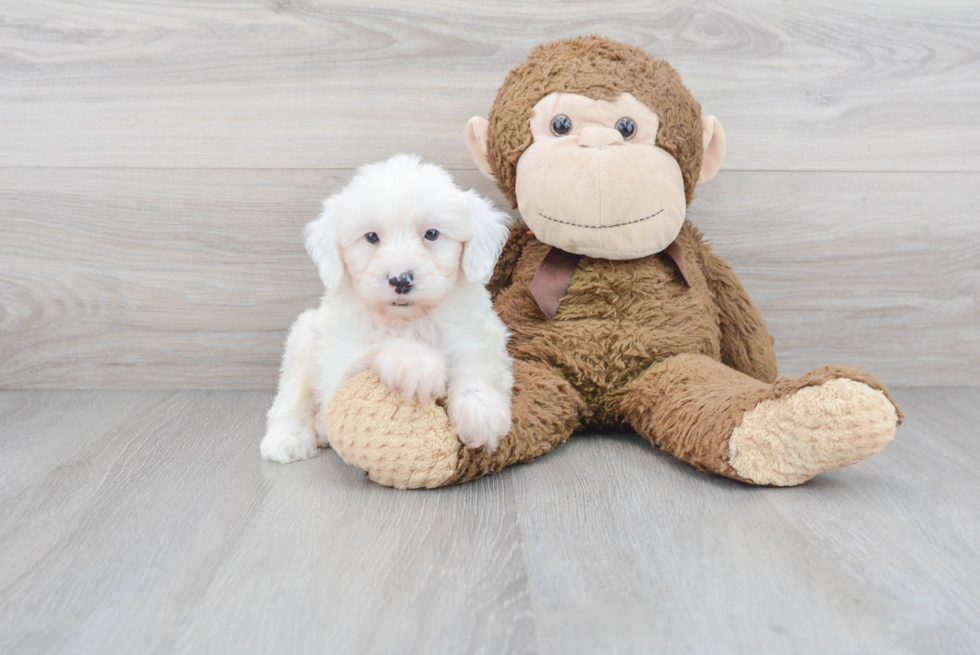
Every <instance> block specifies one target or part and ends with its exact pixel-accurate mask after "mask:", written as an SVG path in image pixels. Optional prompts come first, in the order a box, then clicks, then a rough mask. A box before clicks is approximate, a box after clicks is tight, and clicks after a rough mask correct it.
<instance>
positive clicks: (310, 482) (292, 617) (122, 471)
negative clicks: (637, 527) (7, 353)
mask: <svg viewBox="0 0 980 655" xmlns="http://www.w3.org/2000/svg"><path fill="white" fill-rule="evenodd" d="M270 400H271V398H270V395H269V394H268V393H254V392H253V393H241V394H229V393H213V392H212V393H195V392H142V393H140V392H129V393H114V394H99V393H85V392H69V393H54V394H49V393H12V394H11V393H8V394H0V417H2V419H0V421H2V422H0V453H2V455H0V470H2V475H0V481H2V482H0V553H2V554H3V555H2V557H0V652H4V653H19V654H23V655H27V654H29V653H49V654H51V653H73V654H78V653H93V654H106V653H201V652H229V653H260V652H261V653H313V652H317V653H321V652H336V653H341V652H343V653H366V652H374V653H382V652H467V653H468V652H474V653H502V652H508V653H509V652H514V653H524V652H531V651H533V648H532V647H531V644H533V627H532V625H531V616H530V606H529V595H528V591H527V588H526V584H525V583H526V580H525V577H524V566H523V562H522V560H521V550H520V541H519V539H518V537H517V527H516V517H515V514H514V509H513V507H511V506H510V505H509V504H508V502H507V500H506V498H507V497H506V496H505V484H504V480H503V479H502V478H501V479H498V480H496V481H494V482H493V483H492V484H491V485H490V486H483V487H481V488H480V489H477V488H475V487H474V488H472V489H469V490H463V491H461V492H460V493H452V492H450V493H444V494H429V495H426V494H411V493H406V494H392V493H390V491H389V490H387V489H384V488H381V487H377V486H374V485H368V484H366V478H364V476H363V474H362V473H361V472H360V471H358V470H356V469H354V468H353V467H349V466H347V465H345V464H344V463H343V462H342V461H341V460H340V459H339V458H338V457H336V456H333V453H328V454H329V455H331V457H320V458H318V459H316V460H314V461H312V462H309V463H308V464H307V465H304V466H297V467H285V466H273V465H268V464H267V463H264V462H261V461H260V459H259V457H258V439H259V437H260V430H261V429H262V424H263V418H264V412H265V410H266V409H267V407H268V404H269V402H270ZM408 617H411V620H406V619H407V618H408Z"/></svg>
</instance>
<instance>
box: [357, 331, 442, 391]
mask: <svg viewBox="0 0 980 655" xmlns="http://www.w3.org/2000/svg"><path fill="white" fill-rule="evenodd" d="M371 370H372V371H374V372H375V373H376V374H377V376H378V377H379V378H380V379H381V381H382V382H383V383H384V384H385V386H386V387H388V388H389V389H391V390H392V391H394V392H395V393H398V394H401V396H402V397H403V398H404V399H405V400H406V401H408V402H411V401H412V400H413V399H418V401H419V402H420V403H422V404H428V403H430V402H432V401H433V400H435V399H436V398H444V397H445V396H446V360H445V358H444V357H443V356H442V355H441V354H439V353H438V352H436V351H434V350H432V349H431V348H428V347H426V346H423V345H421V344H411V343H392V344H389V345H387V346H384V347H382V348H381V349H380V350H378V352H377V353H376V354H375V356H374V359H373V360H372V361H371Z"/></svg>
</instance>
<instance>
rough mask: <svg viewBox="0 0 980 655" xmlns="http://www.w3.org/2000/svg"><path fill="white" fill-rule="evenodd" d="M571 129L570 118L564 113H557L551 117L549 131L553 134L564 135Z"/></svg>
mask: <svg viewBox="0 0 980 655" xmlns="http://www.w3.org/2000/svg"><path fill="white" fill-rule="evenodd" d="M571 131H572V119H571V118H569V117H568V116H566V115H565V114H558V115H557V116H555V117H554V118H552V119H551V133H552V134H554V135H555V136H565V135H566V134H568V133H569V132H571Z"/></svg>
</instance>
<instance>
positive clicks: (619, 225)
mask: <svg viewBox="0 0 980 655" xmlns="http://www.w3.org/2000/svg"><path fill="white" fill-rule="evenodd" d="M663 211H664V210H662V209H661V210H660V211H655V212H653V213H652V214H650V215H649V216H644V217H643V218H637V219H636V220H632V221H626V222H625V223H615V224H613V225H582V224H581V223H572V222H570V221H560V220H558V219H557V218H552V217H550V216H545V215H544V214H542V213H541V212H538V216H540V217H541V218H546V219H548V220H549V221H551V222H553V223H561V224H562V225H571V226H572V227H584V228H585V229H587V230H605V229H607V228H610V227H623V226H624V225H636V224H637V223H642V222H643V221H648V220H650V219H651V218H653V217H655V216H657V215H659V214H661V213H663Z"/></svg>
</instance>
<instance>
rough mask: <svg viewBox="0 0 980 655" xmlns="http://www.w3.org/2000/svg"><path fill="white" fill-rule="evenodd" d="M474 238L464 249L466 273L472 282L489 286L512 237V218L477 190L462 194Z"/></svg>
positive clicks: (464, 271) (464, 270)
mask: <svg viewBox="0 0 980 655" xmlns="http://www.w3.org/2000/svg"><path fill="white" fill-rule="evenodd" d="M463 199H464V200H465V204H466V212H467V214H469V219H470V225H471V227H472V230H473V236H472V238H470V239H469V241H467V242H466V243H465V245H464V246H463V273H465V274H466V278H467V279H468V280H469V281H470V282H479V283H480V284H486V283H487V282H489V281H490V276H491V275H493V269H494V267H495V266H496V265H497V259H498V258H499V257H500V251H501V250H503V248H504V244H505V243H506V242H507V237H508V236H509V235H510V216H509V215H508V214H506V213H505V212H502V211H500V210H499V209H497V208H496V207H494V206H493V203H491V202H490V201H489V200H487V199H486V198H482V197H480V196H479V195H477V193H476V192H475V191H467V192H465V193H464V194H463Z"/></svg>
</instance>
